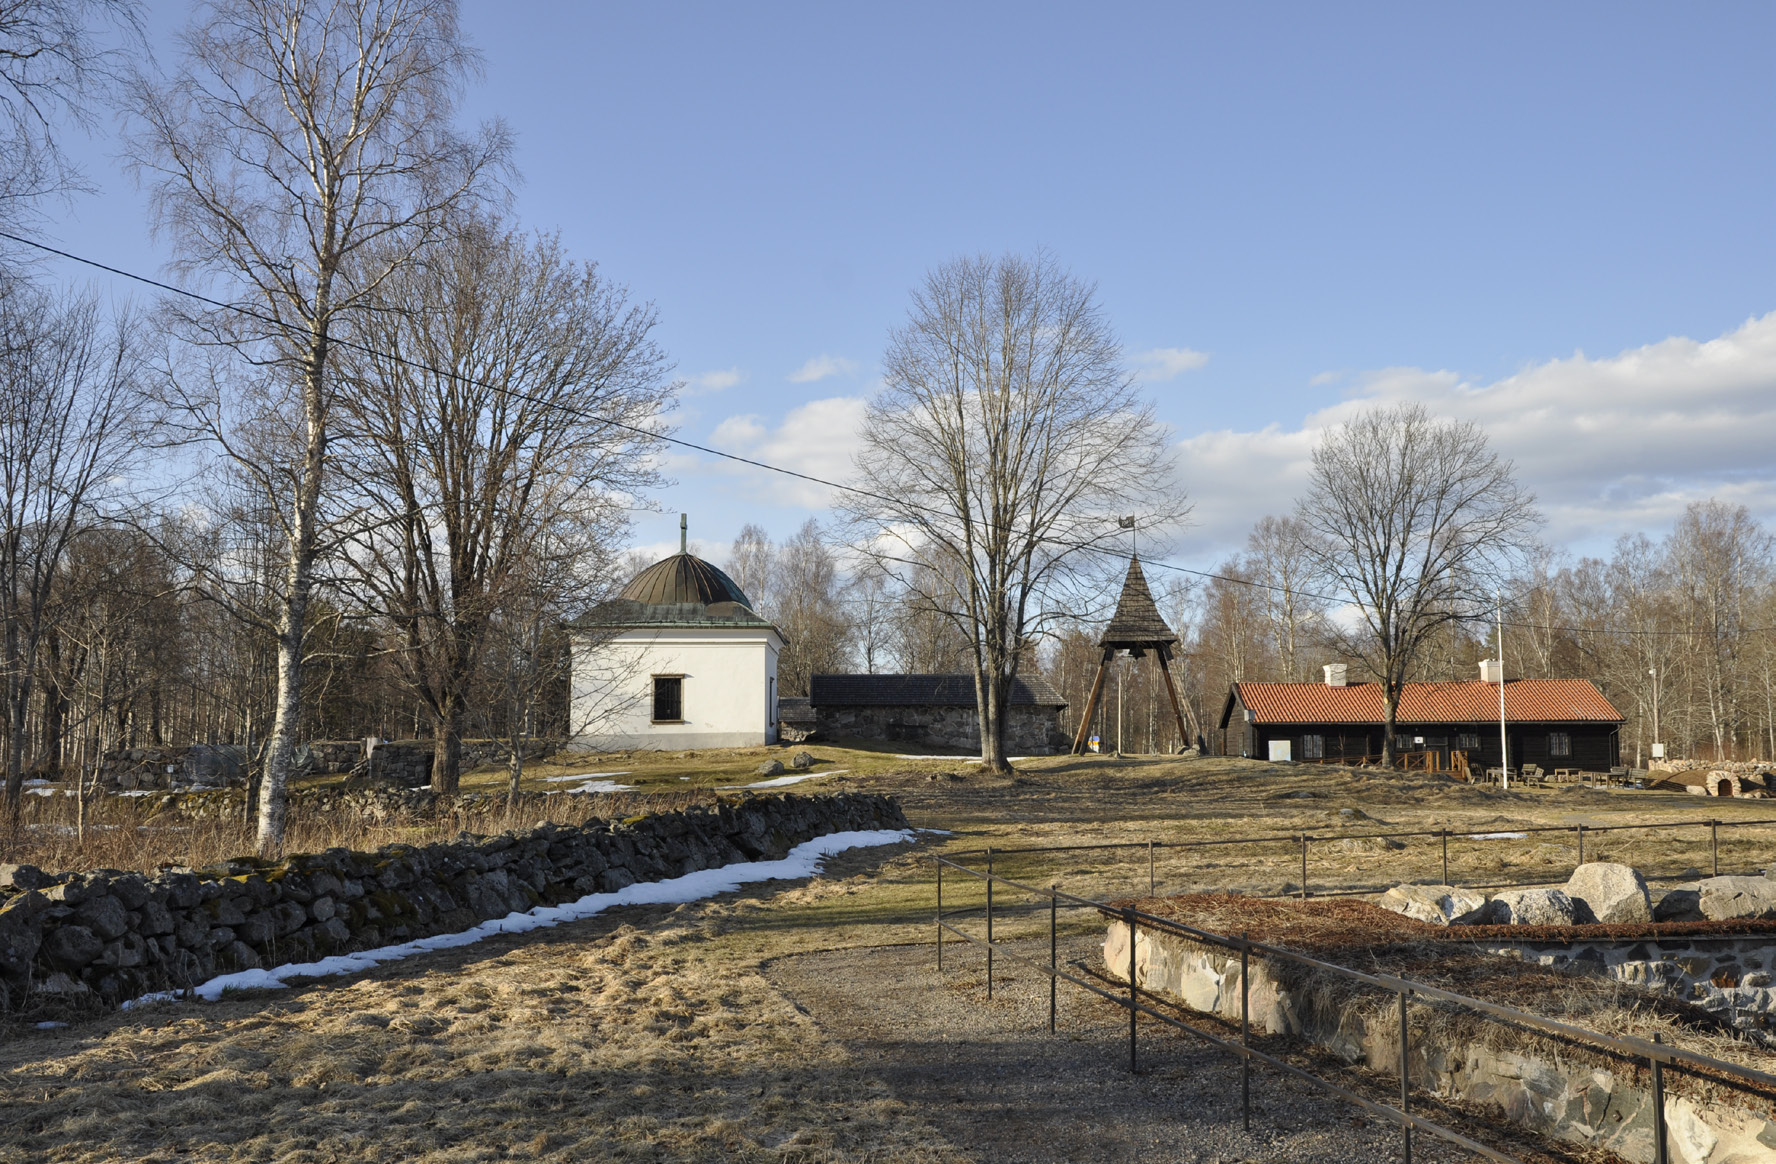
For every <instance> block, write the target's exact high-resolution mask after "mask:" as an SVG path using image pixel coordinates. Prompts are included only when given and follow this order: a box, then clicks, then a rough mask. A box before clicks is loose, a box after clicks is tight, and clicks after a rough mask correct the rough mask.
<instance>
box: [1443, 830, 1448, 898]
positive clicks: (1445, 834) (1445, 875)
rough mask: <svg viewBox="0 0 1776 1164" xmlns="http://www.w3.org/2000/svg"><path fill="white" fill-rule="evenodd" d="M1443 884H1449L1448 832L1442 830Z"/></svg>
mask: <svg viewBox="0 0 1776 1164" xmlns="http://www.w3.org/2000/svg"><path fill="white" fill-rule="evenodd" d="M1443 884H1445V885H1448V884H1449V830H1448V829H1444V830H1443Z"/></svg>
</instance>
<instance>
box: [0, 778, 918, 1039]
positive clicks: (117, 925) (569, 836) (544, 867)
mask: <svg viewBox="0 0 1776 1164" xmlns="http://www.w3.org/2000/svg"><path fill="white" fill-rule="evenodd" d="M905 827H907V826H906V819H905V818H904V817H903V816H902V815H901V811H900V807H899V805H897V804H895V803H894V801H892V800H890V799H888V798H887V797H884V796H869V795H862V794H846V795H839V796H790V795H786V796H773V797H758V796H747V797H743V798H741V799H739V800H736V801H729V802H723V803H721V804H720V805H718V806H716V807H715V808H710V809H705V808H700V807H693V808H691V809H688V810H686V811H684V812H676V813H660V814H656V815H652V816H643V817H635V818H632V819H630V820H626V821H621V822H607V821H593V822H591V823H589V824H587V825H585V826H584V827H578V828H576V827H571V826H565V825H545V826H542V827H539V828H536V829H532V830H530V831H526V832H511V833H504V834H500V835H498V836H488V837H482V836H472V835H469V834H466V833H465V834H463V835H461V836H460V837H459V838H458V839H457V841H455V842H454V843H451V844H438V845H426V846H423V847H419V846H412V845H387V846H384V847H383V848H381V849H378V850H377V851H375V852H373V853H355V852H350V851H348V850H345V849H329V850H327V851H326V852H324V853H319V854H314V855H298V856H292V857H290V858H288V859H286V860H284V861H280V862H277V863H270V862H260V861H252V860H240V861H234V862H230V863H228V864H226V865H223V866H217V867H212V868H207V869H169V870H166V871H164V872H161V873H159V874H157V875H156V876H153V877H148V876H144V875H142V874H139V873H122V872H118V871H116V870H105V869H102V870H98V871H95V872H90V873H72V874H69V873H64V874H61V875H52V874H47V873H44V872H42V871H41V870H38V869H36V868H33V867H32V866H29V865H22V866H21V865H4V866H0V894H3V895H4V897H3V900H0V989H3V990H4V992H5V994H6V996H7V1000H8V1001H9V1002H11V1003H14V1004H16V1003H18V1002H20V1001H21V1000H22V999H23V997H24V996H25V995H27V994H29V993H31V992H49V993H65V994H85V993H87V992H91V993H92V994H96V995H97V996H98V997H99V998H100V999H102V1000H103V1001H105V1002H107V1003H116V1002H119V1001H122V1000H125V999H129V998H134V997H137V996H139V995H141V994H145V993H147V992H149V991H153V990H162V989H169V988H172V989H177V988H184V987H190V986H195V985H197V984H199V983H202V982H204V981H206V980H207V979H209V978H211V977H214V976H215V975H216V974H218V973H224V972H227V971H231V970H243V969H251V968H254V967H258V966H262V965H278V964H281V963H286V962H301V961H311V960H313V959H315V958H319V957H323V956H325V955H327V954H334V953H343V952H346V951H350V950H362V949H370V948H373V947H376V946H381V945H388V944H391V943H396V942H403V941H408V940H410V939H413V938H419V937H425V936H429V935H432V934H442V933H454V932H457V931H461V930H465V929H468V928H470V927H471V926H473V925H475V924H477V923H478V922H481V921H484V920H488V919H491V918H497V917H503V916H505V915H506V914H508V913H512V912H515V911H523V910H528V909H531V908H533V907H535V906H538V905H544V904H559V903H561V902H567V901H574V900H578V899H579V898H581V897H584V896H585V895H587V894H589V893H597V892H613V891H615V890H618V889H621V888H623V887H624V886H627V885H633V884H635V883H636V882H638V881H655V880H659V879H661V878H666V877H677V876H681V875H683V874H686V873H691V872H694V871H696V870H699V869H709V868H715V867H718V866H721V865H727V864H731V863H734V862H738V861H751V860H760V859H774V858H778V857H782V856H783V855H784V854H785V853H787V852H788V851H789V850H790V849H791V848H793V847H794V846H796V845H798V844H800V843H801V842H803V841H806V840H810V839H812V838H814V837H818V836H822V835H825V834H827V833H831V832H842V831H846V830H850V829H878V828H905Z"/></svg>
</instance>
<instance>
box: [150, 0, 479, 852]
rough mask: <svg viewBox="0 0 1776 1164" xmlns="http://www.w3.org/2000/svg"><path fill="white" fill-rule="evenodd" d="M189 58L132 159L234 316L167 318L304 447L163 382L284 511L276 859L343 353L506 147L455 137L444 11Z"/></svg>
mask: <svg viewBox="0 0 1776 1164" xmlns="http://www.w3.org/2000/svg"><path fill="white" fill-rule="evenodd" d="M179 43H180V46H181V49H182V54H181V57H182V59H181V62H180V65H179V67H178V69H177V71H176V72H175V73H174V74H173V75H172V76H170V77H167V78H164V79H161V78H155V77H150V76H148V75H146V74H141V75H138V76H137V77H136V78H135V80H134V81H133V83H132V85H131V100H130V105H131V112H132V114H133V116H134V119H135V129H134V133H133V136H132V141H131V156H132V158H133V161H134V163H135V165H136V167H137V171H138V173H139V174H141V175H142V176H143V177H144V178H145V179H146V180H147V182H148V183H149V185H150V188H151V191H152V194H153V198H154V210H155V221H156V225H157V227H158V228H159V229H160V231H162V232H163V233H164V234H166V235H167V236H168V237H169V238H170V239H171V241H172V243H173V245H174V248H175V251H176V254H177V256H178V258H177V261H176V263H175V266H176V268H177V270H178V271H179V272H180V274H181V275H182V276H184V277H186V278H188V279H191V280H194V281H198V282H201V283H202V284H203V285H204V286H205V287H206V288H212V289H213V293H214V294H215V295H216V296H218V297H227V298H228V299H229V301H230V305H231V307H232V308H235V309H232V310H231V309H212V308H209V307H207V306H203V305H193V304H191V303H189V302H187V301H184V300H180V299H177V298H169V299H168V301H167V303H166V307H165V310H166V313H167V315H168V317H169V320H170V322H171V323H172V325H173V327H174V329H175V330H176V331H177V332H178V333H179V334H181V335H182V336H183V337H184V338H186V339H187V340H189V341H190V342H192V343H194V344H197V345H201V346H205V347H213V348H214V347H219V348H223V349H227V350H228V351H229V352H231V353H232V354H234V355H235V356H237V357H238V358H239V360H240V362H241V365H242V367H243V372H244V371H245V370H246V369H258V370H260V375H261V377H262V378H267V379H270V380H272V381H274V382H281V384H282V385H284V386H286V387H287V391H286V393H285V394H284V403H285V405H286V407H287V408H288V410H289V411H290V412H291V414H292V415H291V416H290V417H289V420H290V428H291V430H292V432H293V433H294V436H295V439H294V440H293V441H292V442H290V449H289V453H290V457H289V460H288V461H287V462H285V463H283V464H278V465H265V464H261V463H258V462H256V461H254V460H253V457H252V453H251V452H250V451H249V445H250V444H251V442H248V441H243V440H242V439H241V437H242V434H241V432H240V431H239V430H238V427H237V420H238V417H237V415H236V413H235V410H234V408H233V404H234V398H233V396H232V394H231V392H230V390H229V389H230V385H229V384H228V382H227V380H226V379H225V378H217V377H213V376H197V377H193V378H191V379H190V380H188V381H187V380H185V379H182V378H181V377H179V376H178V375H174V376H172V377H170V379H171V384H170V395H171V396H172V403H173V404H174V406H175V408H176V409H177V411H178V412H179V413H180V414H181V415H182V417H183V419H184V421H185V422H186V423H187V424H188V425H189V426H190V428H191V429H192V430H193V432H194V433H196V434H199V435H201V436H204V437H207V438H208V439H209V440H211V441H213V442H214V444H215V446H216V447H218V448H219V449H220V450H221V452H222V455H224V456H226V457H229V458H232V459H234V460H235V462H236V463H237V465H239V466H240V467H241V468H242V469H243V470H244V471H245V472H246V473H247V475H248V476H249V477H250V478H251V479H253V480H254V481H256V482H258V484H259V487H260V488H261V489H262V490H263V491H264V492H265V493H266V494H267V495H268V498H269V499H271V500H273V501H274V506H273V509H274V511H275V512H276V513H277V514H278V515H279V520H280V522H281V523H282V524H283V530H282V533H283V539H284V542H285V544H286V546H287V547H288V557H287V561H286V563H285V565H284V569H283V571H282V585H281V593H280V594H279V595H278V596H277V601H276V603H275V612H274V614H273V616H272V617H271V618H270V619H269V620H267V621H268V622H269V625H268V626H266V627H265V629H266V631H267V632H269V633H270V634H271V635H272V636H273V637H274V638H275V640H276V643H277V695H276V706H275V709H274V712H273V717H272V728H271V736H270V738H269V739H268V741H267V746H266V750H265V760H264V775H263V779H262V782H261V789H260V797H259V811H258V840H259V847H260V849H261V851H263V852H266V853H273V852H276V851H277V850H278V849H280V848H281V846H282V842H283V833H284V813H285V787H286V783H287V781H288V778H289V775H290V765H291V758H292V754H293V752H294V750H295V747H296V744H297V743H298V738H297V736H298V733H299V732H300V731H301V730H302V711H303V708H302V665H303V650H304V636H305V634H306V632H307V630H308V623H309V606H310V599H311V595H312V593H313V591H314V588H315V584H316V565H317V560H318V558H319V556H320V551H321V548H322V544H323V536H322V524H323V516H324V515H323V501H324V499H325V497H326V490H325V481H324V478H325V475H326V473H327V468H328V461H329V442H330V440H331V438H332V436H333V433H334V427H335V406H336V403H337V398H338V393H339V391H340V387H341V385H340V383H339V378H338V376H337V374H336V372H335V369H334V363H335V359H334V357H335V353H336V349H337V347H338V346H339V345H340V344H341V343H348V342H351V337H352V336H353V335H354V334H355V333H356V330H357V328H358V327H359V326H361V322H362V317H363V316H364V315H365V314H366V313H367V312H369V311H371V310H373V309H374V308H375V307H376V306H377V304H376V300H375V296H376V293H377V291H378V289H379V288H381V286H382V285H383V284H384V282H385V281H386V280H388V278H389V277H390V276H391V275H392V274H394V273H395V272H397V271H399V270H400V269H401V268H402V267H403V266H404V265H406V264H407V263H409V262H411V261H412V260H413V258H414V257H415V256H416V255H417V254H419V253H420V252H421V251H423V250H424V249H425V248H426V247H427V246H428V245H430V244H431V243H433V242H435V241H436V240H437V239H438V238H439V237H440V236H441V235H442V234H443V233H444V231H445V230H446V229H447V226H448V223H449V222H450V221H451V220H452V218H453V216H454V215H455V214H457V213H458V212H460V211H461V210H462V209H463V208H464V207H465V206H466V205H469V204H472V203H475V202H478V201H480V200H481V199H483V198H484V197H486V196H487V195H488V194H489V193H490V192H492V191H493V190H494V188H495V183H496V181H497V179H498V178H499V177H501V176H502V172H503V170H504V167H505V165H506V161H507V158H508V155H509V153H510V143H509V140H508V135H507V133H506V131H505V130H504V128H503V127H501V126H499V125H498V124H492V125H488V126H484V127H482V128H481V129H480V130H479V131H478V132H477V133H475V134H472V135H463V134H460V133H458V132H457V130H456V128H455V126H454V123H453V115H454V112H455V107H456V103H457V100H458V98H459V96H460V93H461V90H462V87H463V85H464V83H465V82H466V81H467V80H468V78H469V77H470V76H471V75H473V73H474V72H475V71H476V68H477V65H478V60H477V57H476V55H475V54H474V52H473V51H472V50H471V49H470V48H468V47H467V45H465V43H464V42H463V39H462V36H461V34H460V31H459V29H458V25H457V8H456V5H455V3H453V2H452V0H211V2H209V3H206V4H202V5H200V6H199V7H198V9H197V11H196V13H195V16H194V18H193V20H192V22H191V24H190V25H189V26H188V27H187V28H186V29H185V31H184V33H183V34H182V35H181V37H180V41H179ZM243 378H246V377H245V376H244V375H243Z"/></svg>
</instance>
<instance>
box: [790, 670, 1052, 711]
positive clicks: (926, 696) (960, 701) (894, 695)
mask: <svg viewBox="0 0 1776 1164" xmlns="http://www.w3.org/2000/svg"><path fill="white" fill-rule="evenodd" d="M808 686H809V693H808V702H809V703H810V704H811V705H813V706H814V707H973V706H974V705H975V704H974V676H973V675H815V676H813V678H812V679H811V680H810V681H809V685H808ZM1011 703H1012V706H1014V707H1065V706H1067V701H1066V700H1065V699H1062V698H1061V696H1060V693H1059V692H1058V691H1056V690H1055V689H1054V688H1053V687H1050V686H1049V685H1048V683H1047V682H1045V681H1044V680H1043V679H1041V678H1040V677H1038V676H1035V675H1030V676H1022V675H1020V676H1019V677H1018V678H1016V679H1014V680H1012V683H1011Z"/></svg>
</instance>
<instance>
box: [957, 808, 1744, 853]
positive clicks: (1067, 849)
mask: <svg viewBox="0 0 1776 1164" xmlns="http://www.w3.org/2000/svg"><path fill="white" fill-rule="evenodd" d="M1703 825H1708V826H1710V827H1713V828H1737V827H1742V826H1748V825H1776V817H1753V818H1750V819H1746V820H1720V819H1714V818H1707V819H1701V820H1668V821H1657V822H1655V823H1652V824H1614V825H1589V824H1572V825H1499V826H1496V827H1493V828H1489V829H1488V830H1487V832H1488V833H1526V834H1527V833H1578V832H1586V833H1614V832H1630V831H1633V830H1637V829H1640V830H1644V829H1680V828H1699V827H1701V826H1703ZM1304 835H1305V836H1306V837H1307V839H1308V840H1310V841H1364V840H1383V839H1386V840H1399V839H1401V838H1403V837H1448V838H1449V839H1450V840H1473V839H1476V838H1479V837H1482V836H1485V835H1486V834H1485V833H1471V832H1467V831H1465V830H1457V829H1451V828H1441V829H1413V830H1410V831H1403V832H1384V833H1347V832H1338V833H1318V834H1315V833H1305V834H1304V833H1274V834H1269V835H1265V836H1257V837H1220V838H1216V839H1214V840H1202V841H1161V840H1152V841H1101V842H1094V843H1092V844H1086V845H1029V846H1023V847H1019V848H1010V849H1002V848H999V847H998V846H997V845H995V846H993V852H994V853H995V854H996V855H998V856H1016V855H1019V854H1029V853H1084V852H1091V851H1093V850H1098V849H1140V848H1147V847H1148V846H1152V847H1154V848H1158V849H1200V848H1212V847H1214V846H1217V845H1261V844H1281V843H1283V842H1285V841H1288V842H1291V843H1294V844H1300V843H1301V839H1302V837H1303V836H1304ZM986 851H987V850H986V849H984V848H980V849H958V850H955V855H956V856H961V857H970V856H974V855H975V854H977V853H985V852H986Z"/></svg>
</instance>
